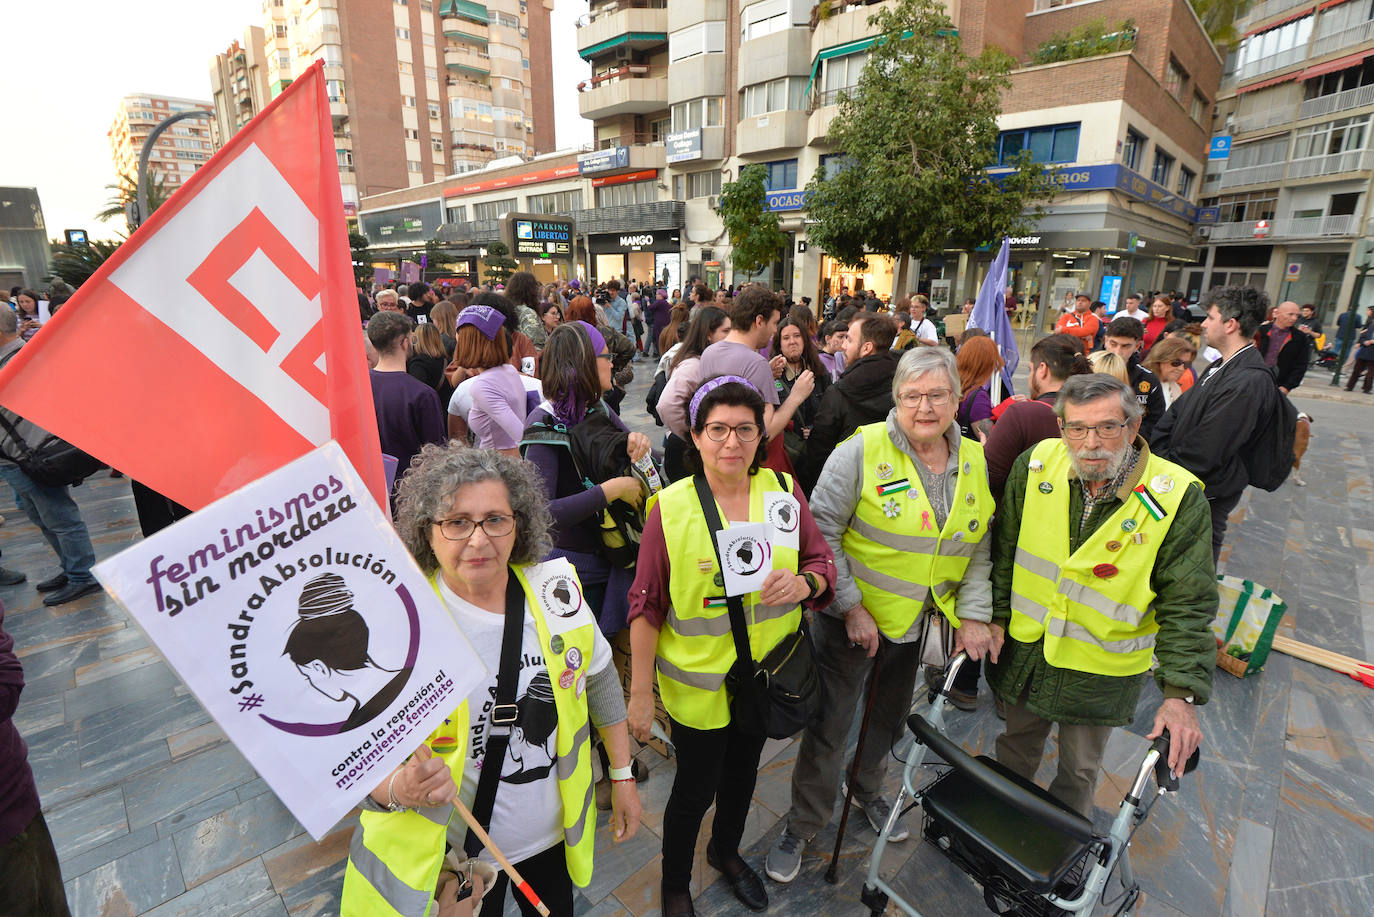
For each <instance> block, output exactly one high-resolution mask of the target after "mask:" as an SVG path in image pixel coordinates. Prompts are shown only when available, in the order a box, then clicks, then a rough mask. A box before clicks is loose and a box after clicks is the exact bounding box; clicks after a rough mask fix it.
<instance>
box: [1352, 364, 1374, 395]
mask: <svg viewBox="0 0 1374 917" xmlns="http://www.w3.org/2000/svg"><path fill="white" fill-rule="evenodd" d="M1361 373H1363V374H1364V393H1365V394H1366V395H1368V394H1369V390H1370V388H1371V387H1372V386H1374V360H1356V361H1355V365H1354V366H1352V367H1350V381H1349V382H1348V383H1347V384H1346V386H1345V390H1346V391H1347V392H1353V391H1355V380H1356V379H1358V378H1360V374H1361Z"/></svg>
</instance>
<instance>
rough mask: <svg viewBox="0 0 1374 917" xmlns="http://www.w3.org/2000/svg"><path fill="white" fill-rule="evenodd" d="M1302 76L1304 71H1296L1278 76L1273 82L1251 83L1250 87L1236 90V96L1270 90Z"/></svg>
mask: <svg viewBox="0 0 1374 917" xmlns="http://www.w3.org/2000/svg"><path fill="white" fill-rule="evenodd" d="M1300 76H1302V71H1301V70H1294V71H1293V72H1292V73H1285V74H1284V75H1283V76H1276V77H1274V78H1273V79H1272V80H1265V81H1264V82H1263V83H1251V84H1250V85H1249V86H1242V87H1240V88H1239V89H1237V90H1236V95H1241V94H1242V93H1246V92H1254V91H1255V90H1256V89H1268V88H1269V87H1270V86H1277V85H1278V84H1279V83H1287V82H1288V81H1289V80H1296V79H1297V78H1298V77H1300Z"/></svg>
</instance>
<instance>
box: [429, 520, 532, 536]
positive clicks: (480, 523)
mask: <svg viewBox="0 0 1374 917" xmlns="http://www.w3.org/2000/svg"><path fill="white" fill-rule="evenodd" d="M433 524H434V525H437V526H439V534H441V535H443V536H444V537H445V538H447V539H448V540H449V541H467V540H468V539H469V538H471V537H472V533H473V532H475V531H476V530H477V529H479V528H480V529H481V530H482V531H483V533H485V534H486V536H487V537H488V538H501V537H503V536H505V535H509V534H510V533H511V532H513V531H515V517H514V516H504V515H491V516H488V517H487V518H485V519H436V520H434V523H433Z"/></svg>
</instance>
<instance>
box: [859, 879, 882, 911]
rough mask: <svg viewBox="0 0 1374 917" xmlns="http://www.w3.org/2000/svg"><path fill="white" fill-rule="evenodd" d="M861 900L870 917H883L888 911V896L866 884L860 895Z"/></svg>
mask: <svg viewBox="0 0 1374 917" xmlns="http://www.w3.org/2000/svg"><path fill="white" fill-rule="evenodd" d="M859 900H860V901H862V902H863V904H864V906H865V907H867V908H868V913H869V915H870V917H882V915H883V912H884V911H886V910H887V895H886V894H885V893H884V892H881V891H879V890H878V889H876V888H872V887H870V886H868V885H866V884H865V885H864V888H863V891H862V892H860V893H859Z"/></svg>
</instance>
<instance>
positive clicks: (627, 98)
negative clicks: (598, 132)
mask: <svg viewBox="0 0 1374 917" xmlns="http://www.w3.org/2000/svg"><path fill="white" fill-rule="evenodd" d="M577 88H578V97H577V110H578V112H579V113H580V114H581V115H582V117H584V118H590V119H592V120H597V119H599V118H611V117H614V116H616V115H647V114H652V113H653V112H656V111H663V110H664V109H666V108H667V107H668V78H667V77H663V76H658V77H653V76H649V67H648V66H647V65H643V64H630V65H628V66H625V67H620V68H618V69H616V70H611V71H609V72H607V73H603V74H601V75H599V76H594V77H592V78H591V79H590V80H585V81H583V82H581V83H579V84H578V86H577Z"/></svg>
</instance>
